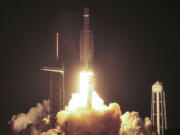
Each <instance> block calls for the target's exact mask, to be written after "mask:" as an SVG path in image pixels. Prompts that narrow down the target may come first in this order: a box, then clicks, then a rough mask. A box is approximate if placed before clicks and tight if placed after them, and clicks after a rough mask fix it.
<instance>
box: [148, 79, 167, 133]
mask: <svg viewBox="0 0 180 135" xmlns="http://www.w3.org/2000/svg"><path fill="white" fill-rule="evenodd" d="M151 120H152V122H153V126H155V127H156V130H157V134H158V135H164V130H165V129H167V119H166V104H165V93H164V90H163V86H162V84H161V83H160V82H159V81H157V82H156V83H155V84H154V85H153V86H152V100H151Z"/></svg>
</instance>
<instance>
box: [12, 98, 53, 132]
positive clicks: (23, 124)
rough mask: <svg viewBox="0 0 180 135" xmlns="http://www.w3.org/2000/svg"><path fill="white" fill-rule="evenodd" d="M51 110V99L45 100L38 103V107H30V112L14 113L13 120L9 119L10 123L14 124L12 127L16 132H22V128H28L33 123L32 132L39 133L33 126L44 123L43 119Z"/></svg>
mask: <svg viewBox="0 0 180 135" xmlns="http://www.w3.org/2000/svg"><path fill="white" fill-rule="evenodd" d="M49 111H50V106H49V100H43V102H42V103H37V106H36V107H32V108H30V109H29V112H28V113H20V114H18V115H13V116H12V118H11V120H10V121H9V124H11V125H12V129H13V130H14V131H15V132H20V131H21V130H23V129H26V128H27V126H28V125H32V128H31V129H32V132H33V133H34V134H38V133H36V132H38V131H37V130H35V128H33V127H36V125H39V124H40V123H43V122H42V120H43V119H44V118H45V117H47V116H48V114H49ZM45 124H47V123H45ZM39 127H40V126H39Z"/></svg>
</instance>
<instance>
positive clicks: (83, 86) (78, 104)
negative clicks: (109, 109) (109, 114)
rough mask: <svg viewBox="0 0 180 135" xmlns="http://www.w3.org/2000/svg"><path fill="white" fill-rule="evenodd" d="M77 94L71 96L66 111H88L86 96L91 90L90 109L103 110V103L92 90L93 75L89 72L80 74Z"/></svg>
mask: <svg viewBox="0 0 180 135" xmlns="http://www.w3.org/2000/svg"><path fill="white" fill-rule="evenodd" d="M79 86H80V88H79V92H78V93H75V94H72V99H71V100H70V101H69V104H68V106H67V107H66V110H68V111H76V110H79V109H82V108H84V109H88V100H89V99H88V96H89V94H90V90H92V99H91V101H90V102H91V104H92V105H91V108H92V109H96V110H102V109H104V108H105V105H104V101H103V100H102V99H101V98H100V97H99V95H98V94H97V93H96V91H95V90H94V88H93V73H92V72H90V71H82V72H80V84H79Z"/></svg>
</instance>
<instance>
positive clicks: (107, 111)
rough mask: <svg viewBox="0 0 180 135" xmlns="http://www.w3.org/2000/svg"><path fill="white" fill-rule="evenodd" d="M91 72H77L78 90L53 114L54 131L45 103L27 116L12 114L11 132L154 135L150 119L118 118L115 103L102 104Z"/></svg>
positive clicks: (131, 115)
mask: <svg viewBox="0 0 180 135" xmlns="http://www.w3.org/2000/svg"><path fill="white" fill-rule="evenodd" d="M92 75H93V74H91V73H89V72H88V73H84V72H83V73H82V72H81V73H80V90H79V92H77V93H75V94H72V98H71V100H70V101H69V103H68V105H67V106H66V107H65V110H63V111H60V112H58V113H57V123H56V125H57V126H56V128H54V129H49V130H48V131H47V129H48V128H47V127H48V125H49V112H50V105H49V100H44V101H43V103H42V104H40V103H38V104H37V106H36V107H32V108H31V109H30V110H29V112H28V113H26V114H25V113H21V114H18V115H14V116H13V117H12V119H11V121H10V123H11V125H12V128H13V130H14V131H15V132H21V131H25V132H23V133H22V134H24V135H27V134H29V133H30V134H31V135H58V134H59V133H61V134H63V133H64V134H65V135H90V134H93V135H156V132H155V130H154V128H153V126H152V122H151V120H150V119H149V118H148V117H147V118H145V120H142V119H141V118H140V116H139V113H138V112H126V113H125V114H123V115H121V110H120V106H119V104H117V103H111V104H109V106H107V105H104V101H103V99H101V98H100V97H99V95H98V94H97V93H96V91H95V90H93V84H92V79H93V78H92ZM91 88H92V107H91V108H89V107H88V105H87V98H88V91H89V90H90V89H91Z"/></svg>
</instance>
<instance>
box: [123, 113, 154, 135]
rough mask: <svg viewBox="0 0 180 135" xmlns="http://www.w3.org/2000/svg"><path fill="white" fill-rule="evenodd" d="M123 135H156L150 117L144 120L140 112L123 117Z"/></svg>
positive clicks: (125, 114) (126, 114)
mask: <svg viewBox="0 0 180 135" xmlns="http://www.w3.org/2000/svg"><path fill="white" fill-rule="evenodd" d="M121 120H122V125H121V129H120V134H122V135H156V132H155V130H154V127H153V125H152V122H151V120H150V118H149V117H146V118H145V119H144V120H142V119H141V118H140V116H139V113H138V112H126V113H124V114H123V115H122V116H121Z"/></svg>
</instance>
